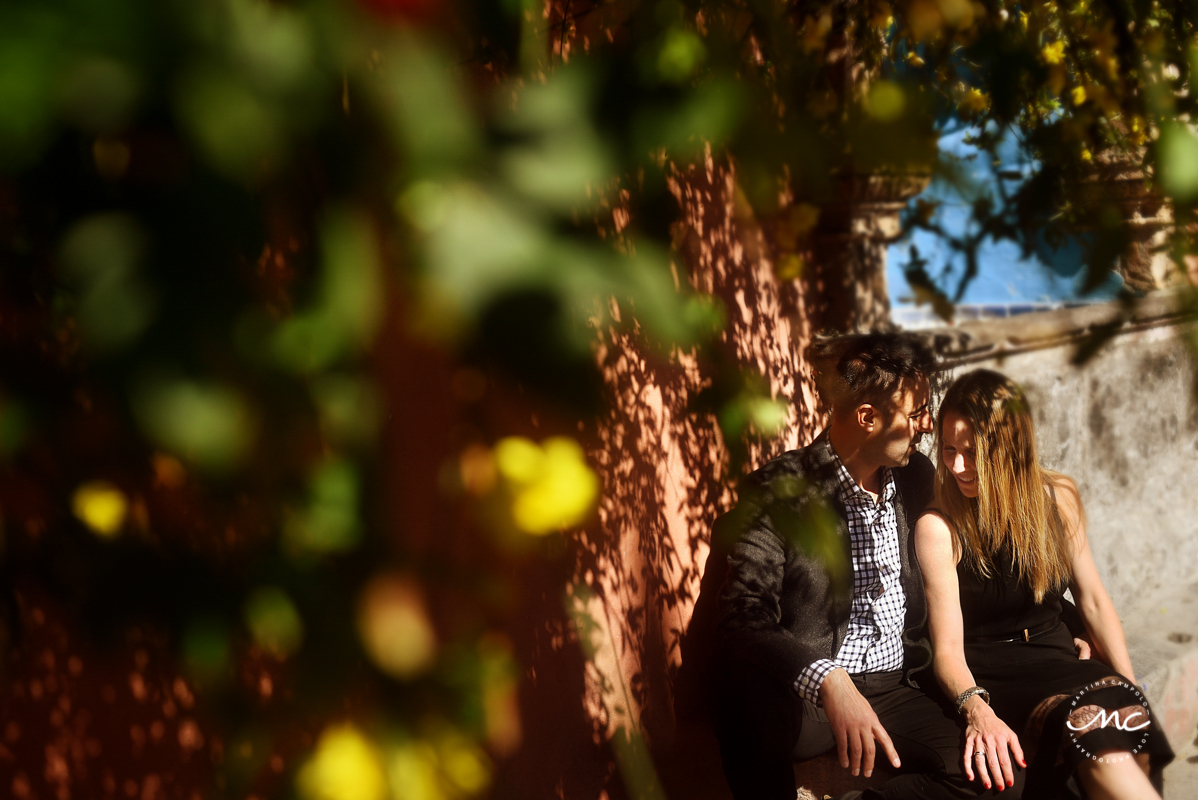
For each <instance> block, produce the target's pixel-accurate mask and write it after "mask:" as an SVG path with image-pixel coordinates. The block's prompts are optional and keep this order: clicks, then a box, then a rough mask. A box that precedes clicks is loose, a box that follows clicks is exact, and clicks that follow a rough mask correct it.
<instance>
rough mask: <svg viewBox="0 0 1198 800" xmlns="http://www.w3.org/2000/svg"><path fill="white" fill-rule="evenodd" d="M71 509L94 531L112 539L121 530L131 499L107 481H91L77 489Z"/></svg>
mask: <svg viewBox="0 0 1198 800" xmlns="http://www.w3.org/2000/svg"><path fill="white" fill-rule="evenodd" d="M71 510H73V511H74V512H75V516H76V517H78V518H79V521H80V522H82V523H83V524H84V525H86V526H87V527H89V528H91V529H92V531H93V532H94V533H96V534H97V535H99V536H101V537H103V538H105V539H111V538H112V537H113V536H116V535H117V534H118V533H120V532H121V527H122V526H123V525H124V524H125V516H126V514H128V512H129V501H128V500H127V499H126V498H125V495H124V493H123V492H122V491H121V490H120V489H118V488H116V487H115V486H113V485H112V484H111V483H108V482H106V481H90V482H88V483H85V484H83V485H82V486H80V487H79V488H78V489H76V490H75V496H74V498H73V499H72V502H71Z"/></svg>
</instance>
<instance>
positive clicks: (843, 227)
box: [808, 174, 930, 332]
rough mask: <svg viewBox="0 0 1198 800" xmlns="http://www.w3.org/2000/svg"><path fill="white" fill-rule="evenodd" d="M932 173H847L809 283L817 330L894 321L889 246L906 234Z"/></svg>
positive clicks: (821, 232)
mask: <svg viewBox="0 0 1198 800" xmlns="http://www.w3.org/2000/svg"><path fill="white" fill-rule="evenodd" d="M929 180H930V178H929V176H928V175H920V174H891V175H846V176H842V177H841V178H840V180H839V184H838V187H837V196H836V199H835V200H834V201H833V202H831V203H829V204H827V205H825V206H824V207H823V208H822V209H821V212H820V221H819V226H818V227H817V229H816V232H815V236H814V241H813V251H814V252H813V255H814V259H813V264H812V268H811V270H810V272H809V273H808V282H809V284H810V286H811V288H812V289H813V290H814V291H813V306H812V314H813V321H814V323H815V325H814V327H815V329H816V330H821V329H822V330H836V331H842V332H850V331H866V330H870V329H873V328H885V327H889V326H890V325H891V322H890V297H889V294H888V293H887V288H886V248H887V246H888V245H890V244H891V243H892V242H893V241H895V239H897V238H898V236H899V235H900V234H901V233H902V225H901V222H900V220H899V215H900V214H901V212H902V210H903V208H905V207H906V205H907V202H908V201H909V200H910V199H911V198H912V197H915V196H916V195H917V194H919V193H920V192H922V191H923V190H924V189H925V188H927V185H928V181H929Z"/></svg>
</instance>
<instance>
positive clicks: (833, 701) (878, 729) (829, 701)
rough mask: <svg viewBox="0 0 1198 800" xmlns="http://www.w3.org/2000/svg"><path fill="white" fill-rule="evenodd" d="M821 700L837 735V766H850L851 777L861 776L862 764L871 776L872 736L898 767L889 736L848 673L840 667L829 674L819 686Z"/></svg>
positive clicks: (867, 775) (872, 760) (872, 770)
mask: <svg viewBox="0 0 1198 800" xmlns="http://www.w3.org/2000/svg"><path fill="white" fill-rule="evenodd" d="M820 700H821V701H823V704H824V712H825V713H826V714H827V715H828V722H830V723H831V724H832V733H833V734H834V735H835V736H836V754H837V756H838V757H839V758H840V766H842V767H845V768H846V769H850V768H851V769H852V772H853V775H854V776H856V775H860V774H861V772H862V767H864V771H865V777H867V778H868V777H869V776H871V775H872V774H873V772H874V752H875V748H874V740H875V739H876V740H877V741H878V743H879V744H881V745H882V749H883V750H885V751H886V757H887V759H889V761H890V763H891V764H893V765H894V768H895V769H898V768H899V766H901V765H900V763H899V757H898V753H896V752H895V751H894V744H893V743H892V742H891V741H890V736H889V735H888V734H887V733H886V729H885V728H883V727H882V723H881V722H879V721H878V715H877V714H875V713H874V709H873V706H871V705H870V704H869V701H868V700H866V699H865V698H864V697H862V696H861V692H859V691H857V687H856V686H854V685H853V679H852V678H850V677H849V673H847V672H845V671H844V670H843V669H836V670H832V672H830V673H828V676H827V677H826V678H824V682H823V685H821V686H820Z"/></svg>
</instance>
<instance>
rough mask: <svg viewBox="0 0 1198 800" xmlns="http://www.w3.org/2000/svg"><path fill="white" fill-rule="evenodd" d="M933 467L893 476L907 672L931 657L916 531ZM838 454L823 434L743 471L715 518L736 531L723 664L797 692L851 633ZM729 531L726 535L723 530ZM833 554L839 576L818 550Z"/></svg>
mask: <svg viewBox="0 0 1198 800" xmlns="http://www.w3.org/2000/svg"><path fill="white" fill-rule="evenodd" d="M933 473H934V469H933V467H932V463H931V462H930V461H929V460H928V459H927V458H926V457H925V456H924V455H923V454H921V453H916V454H915V455H913V456H912V457H911V460H910V462H909V463H908V464H907V466H905V467H899V468H896V469H894V470H893V474H894V481H895V488H896V489H897V492H896V497H895V500H896V509H895V511H896V514H895V516H896V517H897V522H898V534H899V558H900V561H901V574H900V577H901V582H902V587H903V591H904V593H905V595H906V606H907V611H906V620H905V624H904V627H903V651H904V652H903V671H904V679H905V680H906V682H907V683H908V684H909V685H912V686H916V685H917V684H916V683H915V681H914V680H912V675H913V674H914V673H916V672H918V671H920V670H922V669H924V668H926V667H927V666H928V665H929V664H930V663H931V660H932V649H931V644H930V643H929V641H928V638H927V630H926V623H927V601H926V599H925V597H924V590H923V575H922V573H921V572H920V570H919V562H918V560H917V559H916V555H915V544H914V541H913V537H912V529H913V527H914V525H915V521H916V520H917V519H918V518H919V515H920V514H921V513H922V511H923V510H924V508H925V506H926V505H927V504H928V501H929V499H930V497H931V494H932V477H933ZM836 487H837V481H836V462H835V454H834V453H833V451H832V447H831V445H830V443H829V440H828V432H827V431H824V432H823V433H822V434H820V435H819V437H817V438H816V440H815V441H814V442H812V443H811V444H810V445H808V446H807V447H804V448H802V449H800V450H791V451H790V452H787V453H784V454H783V455H781V456H779V457H778V458H775V459H774V460H773V461H770V462H769V463H767V464H766V465H765V466H763V467H761V468H760V469H758V470H757V471H756V472H754V473H752V474H751V475H748V476H747V477H746V478H745V480H744V481H743V482H742V485H741V492H740V503H739V504H738V505H737V507H736V508H735V509H734V510H733V511H731V512H729V514H727V515H725V517H723V518H721V520H720V521H719V522H717V526H718V527H717V534H718V532H719V531H720V530H721V529H723V530H724V531H725V532H727V531H728V530H729V529H731V530H732V534H733V535H737V538H736V543H735V545H734V546H733V548H732V554H731V555H730V556H729V557H728V575H727V578H726V579H725V581H724V586H723V589H722V590H721V592H720V600H719V622H718V640H719V649H720V651H721V656H722V658H721V660H722V663H723V664H724V665H725V666H732V665H733V664H735V663H736V662H746V663H748V664H750V665H753V666H757V667H759V668H761V669H764V670H765V671H766V672H767V673H768V674H770V675H771V676H773V677H775V678H776V679H777V680H778V681H780V682H782V683H784V684H785V685H787V686H791V687H793V685H794V682H795V680H796V679H797V678H798V677H799V674H800V672H801V671H802V670H803V668H804V667H806V666H807V665H808V664H811V663H812V662H813V661H816V660H817V659H821V658H827V659H832V658H835V657H836V653H837V652H838V651H839V649H840V645H841V643H842V642H843V641H844V638H845V634H846V632H847V629H848V622H849V610H850V606H851V602H852V575H851V574H850V573H851V569H852V557H851V545H850V542H849V533H848V526H847V524H846V523H845V510H844V506H843V505H842V504H840V502H839V501H838V500H837V492H836ZM725 535H729V534H728V533H725ZM837 551H839V552H840V553H841V554H842V555H843V562H842V564H843V565H844V568H843V571H841V572H840V573H839V574H836V573H833V572H829V570H828V569H827V568H826V566H825V564H826V563H827V562H826V561H825V559H824V558H822V557H821V556H820V555H819V553H820V552H824V553H832V552H837Z"/></svg>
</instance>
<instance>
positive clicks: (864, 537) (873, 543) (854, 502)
mask: <svg viewBox="0 0 1198 800" xmlns="http://www.w3.org/2000/svg"><path fill="white" fill-rule="evenodd" d="M836 478H837V481H838V484H839V485H838V488H837V497H838V499H839V500H840V502H841V503H843V504H844V508H845V515H846V517H847V519H846V520H845V521H846V522H847V523H848V529H849V542H850V544H851V546H852V555H853V604H852V606H851V608H850V611H849V625H848V631H847V633H846V634H845V638H844V642H842V643H841V645H840V651H839V652H837V654H836V658H835V659H833V660H829V659H826V658H821V659H819V660H817V661H814V662H812V663H811V664H810V665H808V666H807V667H806V668H805V669H804V670H803V671H802V672H801V673H799V677H798V679H797V680H796V681H795V690H796V691H798V693H799V694H800V695H801V696H802V697H805V698H806V699H808V700H810V701H811V702H812V703H815V704H816V705H822V703H821V702H820V687H821V686H823V683H824V678H826V677H827V676H828V673H829V672H831V671H832V670H834V669H836V668H837V667H844V669H845V670H846V671H847V672H849V673H850V674H858V673H863V672H886V671H889V670H896V669H902V666H903V639H902V634H903V619H904V617H905V616H906V613H907V598H906V596H905V595H904V594H903V587H902V585H901V583H900V577H901V575H900V571H901V564H900V559H899V546H898V519H897V518H896V517H895V511H894V505H895V486H894V476H893V475H891V473H890V470H889V469H888V468H886V467H883V468H882V494H881V495H880V496H879V499H878V502H877V503H874V500H873V498H872V497H870V496H869V495H868V494H866V493H865V491H864V490H863V489H862V488H861V487H860V486H858V485H857V482H856V481H855V480H853V476H852V475H850V474H849V471H848V470H847V469H845V466H844V464H842V463H841V462H840V459H839V458H837V459H836Z"/></svg>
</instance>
